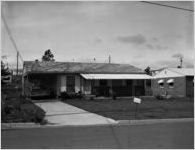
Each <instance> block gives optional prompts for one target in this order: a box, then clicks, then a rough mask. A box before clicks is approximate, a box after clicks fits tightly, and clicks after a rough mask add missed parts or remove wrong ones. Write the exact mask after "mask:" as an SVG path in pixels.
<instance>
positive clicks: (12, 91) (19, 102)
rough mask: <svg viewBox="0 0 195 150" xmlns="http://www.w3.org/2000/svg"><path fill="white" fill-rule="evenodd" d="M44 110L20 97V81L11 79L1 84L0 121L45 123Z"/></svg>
mask: <svg viewBox="0 0 195 150" xmlns="http://www.w3.org/2000/svg"><path fill="white" fill-rule="evenodd" d="M44 117H45V112H44V110H42V109H41V108H40V107H38V106H36V105H35V104H34V103H32V102H31V101H30V100H27V99H25V98H24V97H21V83H17V82H15V81H13V82H12V83H10V84H6V85H2V86H1V122H2V123H17V122H35V123H46V122H45V120H44Z"/></svg>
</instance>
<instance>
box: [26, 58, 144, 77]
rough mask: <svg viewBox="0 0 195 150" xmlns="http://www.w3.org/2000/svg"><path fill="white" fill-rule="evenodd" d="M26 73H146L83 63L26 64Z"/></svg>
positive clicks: (115, 66)
mask: <svg viewBox="0 0 195 150" xmlns="http://www.w3.org/2000/svg"><path fill="white" fill-rule="evenodd" d="M24 73H124V74H125V73H145V72H144V71H143V70H141V69H139V68H137V67H134V66H132V65H129V64H112V63H110V64H109V63H81V62H35V61H25V62H24Z"/></svg>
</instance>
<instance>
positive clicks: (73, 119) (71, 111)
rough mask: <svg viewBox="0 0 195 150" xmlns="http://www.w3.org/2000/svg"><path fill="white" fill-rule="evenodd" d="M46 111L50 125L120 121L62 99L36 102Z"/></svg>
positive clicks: (113, 122) (98, 123)
mask: <svg viewBox="0 0 195 150" xmlns="http://www.w3.org/2000/svg"><path fill="white" fill-rule="evenodd" d="M35 104H36V105H38V106H39V107H41V108H42V109H43V110H44V111H45V112H46V117H45V119H46V120H47V121H48V123H49V124H50V125H57V126H58V125H101V124H102V125H103V124H104V125H105V124H117V123H118V122H117V121H115V120H113V119H110V118H106V117H103V116H100V115H97V114H94V113H90V112H88V111H85V110H83V109H80V108H77V107H74V106H72V105H69V104H66V103H63V102H60V101H49V102H48V101H47V102H35Z"/></svg>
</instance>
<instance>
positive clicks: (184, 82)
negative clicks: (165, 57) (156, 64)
mask: <svg viewBox="0 0 195 150" xmlns="http://www.w3.org/2000/svg"><path fill="white" fill-rule="evenodd" d="M153 77H154V78H153V80H152V91H153V95H171V96H179V97H193V96H194V69H193V68H163V69H161V70H160V71H158V72H157V73H156V74H155V75H154V76H153Z"/></svg>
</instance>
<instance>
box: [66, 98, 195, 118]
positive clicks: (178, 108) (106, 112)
mask: <svg viewBox="0 0 195 150" xmlns="http://www.w3.org/2000/svg"><path fill="white" fill-rule="evenodd" d="M64 102H65V103H68V104H71V105H73V106H76V107H78V108H81V109H84V110H86V111H89V112H93V113H96V114H99V115H102V116H105V117H108V118H112V119H115V120H131V119H135V110H136V105H135V103H134V102H133V99H132V98H129V99H122V98H120V99H117V100H108V99H104V100H103V99H102V100H84V99H83V100H80V99H69V100H65V101H64ZM193 117H194V102H193V99H188V98H178V99H169V100H157V99H155V98H153V97H150V98H144V97H143V98H142V103H141V104H139V113H138V115H137V118H136V119H162V118H193Z"/></svg>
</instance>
